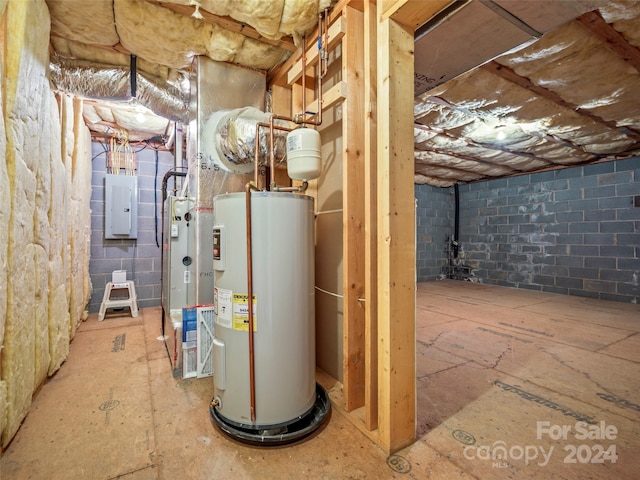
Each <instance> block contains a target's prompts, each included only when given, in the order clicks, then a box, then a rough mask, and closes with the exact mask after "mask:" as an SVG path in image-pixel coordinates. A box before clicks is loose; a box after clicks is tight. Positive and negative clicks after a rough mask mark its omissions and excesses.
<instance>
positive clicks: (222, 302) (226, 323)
mask: <svg viewBox="0 0 640 480" xmlns="http://www.w3.org/2000/svg"><path fill="white" fill-rule="evenodd" d="M232 298H233V292H232V291H231V290H225V289H222V288H218V287H215V288H214V290H213V304H214V305H215V306H214V312H213V313H215V315H216V323H217V324H218V325H220V326H221V327H225V328H231V316H232V310H233V307H232V301H231V299H232Z"/></svg>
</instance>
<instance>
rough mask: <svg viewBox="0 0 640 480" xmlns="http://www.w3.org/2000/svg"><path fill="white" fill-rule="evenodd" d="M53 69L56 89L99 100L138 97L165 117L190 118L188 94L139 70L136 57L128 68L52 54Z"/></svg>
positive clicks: (141, 101)
mask: <svg viewBox="0 0 640 480" xmlns="http://www.w3.org/2000/svg"><path fill="white" fill-rule="evenodd" d="M50 71H51V81H52V82H53V84H54V88H56V89H57V90H60V91H63V92H66V93H70V94H73V95H77V96H80V97H85V98H93V99H99V100H120V101H129V100H132V99H134V98H135V99H136V101H137V102H138V103H140V104H141V105H144V106H145V107H147V108H148V109H149V110H151V111H152V112H154V113H156V114H157V115H160V116H162V117H164V118H167V119H170V120H174V121H178V122H183V123H186V122H188V121H189V116H190V112H189V93H188V92H183V91H182V90H180V89H179V88H177V87H175V86H173V85H171V84H169V83H167V82H165V81H163V80H161V79H159V78H155V77H153V76H151V75H148V74H146V73H144V72H140V71H137V70H136V69H135V57H132V62H131V66H129V67H124V66H116V65H101V64H96V63H91V62H85V61H80V60H70V59H65V58H60V57H52V58H51V61H50ZM132 71H133V72H134V75H132V74H131V72H132Z"/></svg>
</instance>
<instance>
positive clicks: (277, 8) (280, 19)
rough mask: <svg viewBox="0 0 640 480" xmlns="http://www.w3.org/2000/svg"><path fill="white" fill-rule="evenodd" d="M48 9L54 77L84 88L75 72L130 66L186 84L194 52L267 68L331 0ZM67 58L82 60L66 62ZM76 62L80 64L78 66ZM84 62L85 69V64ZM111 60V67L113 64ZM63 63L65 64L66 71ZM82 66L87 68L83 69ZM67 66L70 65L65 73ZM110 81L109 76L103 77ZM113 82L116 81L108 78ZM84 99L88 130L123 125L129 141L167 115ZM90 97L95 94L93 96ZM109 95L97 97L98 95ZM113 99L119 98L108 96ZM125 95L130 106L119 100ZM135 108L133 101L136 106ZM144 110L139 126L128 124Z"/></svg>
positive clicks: (97, 1) (62, 2) (177, 0)
mask: <svg viewBox="0 0 640 480" xmlns="http://www.w3.org/2000/svg"><path fill="white" fill-rule="evenodd" d="M46 3H47V5H48V7H49V11H50V15H51V50H52V52H53V53H52V62H55V70H56V71H57V72H59V75H57V76H56V80H59V81H61V83H64V84H65V86H68V85H72V87H73V90H74V91H73V93H77V91H78V90H80V89H82V86H81V85H78V83H79V82H81V79H80V78H79V77H80V76H82V75H81V74H80V75H78V72H80V73H81V72H82V71H84V76H85V77H87V78H88V79H89V81H90V78H91V75H92V74H97V75H101V77H102V78H104V76H105V75H110V74H112V75H114V77H116V78H117V79H118V81H120V80H121V79H122V68H125V69H129V68H131V67H130V65H131V60H132V55H135V60H136V69H137V71H138V72H140V73H142V74H144V75H145V78H146V79H148V80H149V81H150V82H149V83H150V84H151V85H153V86H154V87H158V86H159V85H161V83H162V82H166V84H167V85H168V88H178V89H182V90H183V91H185V90H186V91H188V88H189V82H188V77H189V70H190V68H191V64H192V60H193V58H194V57H195V56H197V55H204V56H207V57H209V58H211V59H213V60H216V61H221V62H231V63H235V64H238V65H242V66H245V67H248V68H253V69H259V70H265V71H268V70H269V69H271V68H273V67H274V66H275V65H277V64H278V63H280V62H281V61H283V60H285V59H286V58H287V57H288V56H289V55H290V54H291V52H293V51H295V50H296V49H297V47H296V45H295V44H296V43H298V42H299V40H300V38H301V37H302V36H303V35H304V34H305V33H306V32H308V31H309V30H311V29H313V28H314V27H315V25H316V24H317V22H318V15H319V13H321V12H323V11H324V10H325V9H326V8H328V7H330V5H331V0H271V1H269V2H266V1H263V0H199V1H196V0H166V1H162V2H161V1H155V0H91V1H86V0H46ZM68 59H73V60H74V61H80V63H74V64H71V66H70V67H68V66H69V63H68V61H67V60H68ZM78 65H80V66H78ZM87 65H88V66H89V68H90V69H89V70H87ZM114 67H115V68H114ZM66 68H68V70H65V69H66ZM81 69H85V70H81ZM65 71H72V72H73V73H72V74H71V75H69V77H71V78H69V77H65V76H64V75H65ZM105 83H106V84H108V83H109V82H108V81H107V82H105ZM111 83H115V82H111ZM110 94H112V92H109V91H105V92H103V94H102V95H101V96H100V95H97V96H100V97H101V98H99V100H100V102H98V103H96V102H89V103H88V105H87V108H86V109H85V120H86V121H87V124H88V125H89V127H90V128H91V130H92V131H93V132H94V134H107V133H109V132H111V134H113V132H121V133H122V134H124V135H126V136H127V137H128V138H129V139H130V140H137V139H144V138H149V137H151V136H153V135H158V134H162V133H163V132H165V131H166V130H167V123H168V122H167V121H166V120H165V121H164V122H162V121H160V124H163V125H161V126H158V125H156V123H158V121H157V120H156V121H153V122H152V121H151V118H152V114H151V112H148V111H144V113H143V112H142V110H143V109H141V108H140V105H137V104H136V102H135V101H133V100H132V99H123V98H109V97H110ZM93 98H96V95H94V97H93ZM105 99H106V100H111V101H112V102H111V103H107V104H105V103H103V102H102V100H105ZM113 100H118V101H120V103H114V102H113ZM122 100H128V103H129V105H123V104H122ZM134 107H137V108H134ZM141 113H143V114H144V115H146V119H147V120H148V121H145V122H142V123H140V127H139V128H135V126H133V125H132V124H134V123H135V122H136V120H137V119H139V118H141V117H140V114H141Z"/></svg>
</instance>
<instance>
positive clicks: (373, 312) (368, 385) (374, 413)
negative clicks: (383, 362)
mask: <svg viewBox="0 0 640 480" xmlns="http://www.w3.org/2000/svg"><path fill="white" fill-rule="evenodd" d="M377 11H378V10H377V8H376V2H375V0H367V1H366V2H365V4H364V40H363V43H364V84H365V89H364V119H363V123H364V179H365V184H364V205H365V211H364V228H365V231H364V235H365V239H364V276H365V286H364V297H365V305H366V309H365V382H364V391H365V393H364V397H365V398H364V405H365V412H364V422H365V427H366V429H367V430H376V429H377V428H378V323H377V320H378V316H377V312H378V291H377V288H378V281H377V280H378V274H377V272H378V264H377V258H378V253H377V252H378V246H377V231H378V229H377V211H378V210H377V208H376V207H377V198H378V195H377V189H376V184H377V178H378V177H377V169H376V165H377V151H376V145H377V142H376V138H377V136H376V130H377V122H376V118H377V109H376V99H377V91H376V85H377V84H378V79H377V72H378V48H377V38H378V16H377Z"/></svg>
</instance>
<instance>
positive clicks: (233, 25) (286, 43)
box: [146, 0, 298, 52]
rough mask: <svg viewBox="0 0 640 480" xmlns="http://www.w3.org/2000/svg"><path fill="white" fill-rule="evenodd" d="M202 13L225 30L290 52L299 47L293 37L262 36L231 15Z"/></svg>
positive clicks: (182, 9) (189, 9)
mask: <svg viewBox="0 0 640 480" xmlns="http://www.w3.org/2000/svg"><path fill="white" fill-rule="evenodd" d="M146 1H147V2H149V3H153V4H155V5H158V6H159V7H163V8H166V9H168V10H171V11H172V12H174V13H179V14H180V15H184V16H187V17H192V16H193V12H195V11H196V7H195V6H193V5H182V4H178V3H171V2H159V1H156V0H146ZM198 12H199V13H200V15H202V21H203V22H205V23H209V24H211V25H216V26H218V27H221V28H224V29H225V30H229V31H230V32H235V33H240V34H242V35H244V36H245V37H249V38H252V39H254V40H258V41H259V42H262V43H267V44H269V45H275V46H277V47H280V48H282V49H284V50H288V51H290V52H295V51H296V50H297V49H298V47H296V46H295V45H294V43H293V40H292V39H291V37H283V38H281V39H279V40H272V39H270V38H267V37H264V36H262V34H260V33H258V31H257V30H256V29H255V28H253V27H250V26H249V25H246V24H244V23H241V22H238V21H236V20H234V19H233V18H231V17H220V16H218V15H214V14H213V13H210V12H207V11H206V10H204V9H202V8H200V9H199V10H198Z"/></svg>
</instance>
